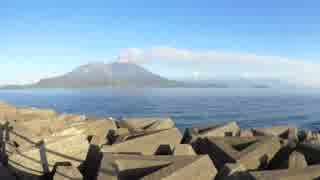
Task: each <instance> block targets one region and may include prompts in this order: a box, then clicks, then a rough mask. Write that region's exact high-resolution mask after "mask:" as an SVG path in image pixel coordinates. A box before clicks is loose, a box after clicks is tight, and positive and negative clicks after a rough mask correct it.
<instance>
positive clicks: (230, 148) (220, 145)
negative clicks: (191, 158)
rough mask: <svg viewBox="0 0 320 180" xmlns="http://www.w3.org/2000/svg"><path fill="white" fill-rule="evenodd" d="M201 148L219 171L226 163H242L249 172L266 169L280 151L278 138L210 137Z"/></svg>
mask: <svg viewBox="0 0 320 180" xmlns="http://www.w3.org/2000/svg"><path fill="white" fill-rule="evenodd" d="M203 141H204V143H203V145H202V146H201V147H200V148H201V149H202V151H203V152H207V153H208V154H209V156H210V157H211V159H212V160H213V162H214V164H215V166H216V167H217V168H218V169H221V168H223V167H224V165H225V164H226V163H240V164H242V165H244V166H245V168H247V169H248V170H255V169H261V168H265V167H266V166H267V165H268V163H269V162H270V161H271V159H272V158H273V157H274V156H275V155H276V153H277V152H278V151H279V150H280V148H281V144H280V142H279V139H278V138H276V137H225V138H214V137H209V138H206V139H204V140H203Z"/></svg>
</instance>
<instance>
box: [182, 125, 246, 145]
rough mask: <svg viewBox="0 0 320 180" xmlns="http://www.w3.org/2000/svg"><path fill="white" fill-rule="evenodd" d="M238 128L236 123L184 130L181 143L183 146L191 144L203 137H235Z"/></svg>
mask: <svg viewBox="0 0 320 180" xmlns="http://www.w3.org/2000/svg"><path fill="white" fill-rule="evenodd" d="M239 131H240V128H239V126H238V124H237V123H236V122H230V123H226V124H215V125H211V126H207V127H206V126H204V127H203V126H202V127H193V128H187V129H186V130H185V133H184V136H183V139H182V142H181V143H183V144H192V143H194V142H196V140H197V139H198V138H204V137H225V136H236V135H237V134H238V133H239Z"/></svg>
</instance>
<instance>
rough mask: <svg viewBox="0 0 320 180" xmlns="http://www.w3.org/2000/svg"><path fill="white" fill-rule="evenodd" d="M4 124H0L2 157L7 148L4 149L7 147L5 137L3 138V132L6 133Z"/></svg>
mask: <svg viewBox="0 0 320 180" xmlns="http://www.w3.org/2000/svg"><path fill="white" fill-rule="evenodd" d="M3 131H4V126H3V125H2V124H0V155H1V158H2V157H3V154H4V152H5V149H3V148H4V147H5V142H4V138H3V134H4V132H3Z"/></svg>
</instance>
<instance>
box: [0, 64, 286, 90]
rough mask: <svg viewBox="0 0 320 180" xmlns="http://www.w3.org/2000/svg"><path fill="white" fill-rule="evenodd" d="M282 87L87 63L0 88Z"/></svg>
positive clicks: (257, 81) (130, 66)
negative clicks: (178, 78)
mask: <svg viewBox="0 0 320 180" xmlns="http://www.w3.org/2000/svg"><path fill="white" fill-rule="evenodd" d="M273 85H277V86H279V85H280V86H282V85H281V83H280V82H276V81H262V80H247V79H233V80H232V79H231V80H230V79H229V80H189V81H188V80H184V81H175V80H169V79H167V78H164V77H162V76H160V75H157V74H155V73H153V72H150V71H148V70H146V69H144V68H143V67H141V66H139V65H136V64H133V63H118V62H116V63H110V64H105V63H89V64H85V65H82V66H79V67H77V68H75V69H74V70H72V71H70V72H68V73H65V74H63V75H60V76H56V77H51V78H45V79H40V80H39V81H38V82H37V83H35V84H28V85H7V86H2V87H0V89H29V88H101V87H181V88H229V87H248V88H269V87H273Z"/></svg>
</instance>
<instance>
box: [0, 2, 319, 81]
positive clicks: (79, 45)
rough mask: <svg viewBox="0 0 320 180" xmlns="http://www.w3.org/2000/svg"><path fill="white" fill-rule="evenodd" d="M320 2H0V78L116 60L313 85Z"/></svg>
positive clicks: (179, 74)
mask: <svg viewBox="0 0 320 180" xmlns="http://www.w3.org/2000/svg"><path fill="white" fill-rule="evenodd" d="M319 9H320V2H319V1H308V0H306V1H301V0H300V1H295V0H281V1H279V0H268V1H257V0H241V1H239V0H233V1H231V0H224V1H215V0H199V1H191V0H190V1H188V0H184V1H182V0H170V1H169V0H161V1H150V0H141V1H139V0H135V1H121V0H118V1H106V0H92V1H88V0H83V1H82V0H68V1H66V0H63V1H62V0H55V1H43V0H28V1H22V0H1V1H0V68H1V69H0V71H1V74H2V75H1V76H0V85H4V84H24V83H32V82H36V81H37V80H39V79H40V78H46V77H51V76H56V75H59V74H63V73H65V72H68V71H71V70H72V69H74V68H75V67H77V66H79V65H82V64H86V63H88V62H97V61H99V62H100V61H103V62H106V63H110V62H115V61H121V62H130V63H137V64H140V65H141V66H143V67H145V68H147V69H148V70H150V71H152V72H154V73H158V74H160V75H162V76H165V77H167V78H170V79H190V78H191V79H214V78H230V77H245V78H265V79H280V80H284V81H288V82H290V83H294V84H299V85H303V86H313V87H320V78H318V77H320V72H318V70H319V69H320V59H319V58H320V51H319V50H320V43H319V42H320V11H319Z"/></svg>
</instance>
